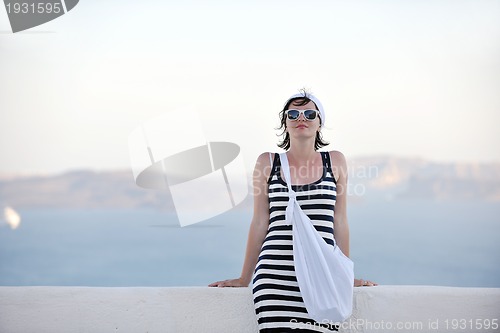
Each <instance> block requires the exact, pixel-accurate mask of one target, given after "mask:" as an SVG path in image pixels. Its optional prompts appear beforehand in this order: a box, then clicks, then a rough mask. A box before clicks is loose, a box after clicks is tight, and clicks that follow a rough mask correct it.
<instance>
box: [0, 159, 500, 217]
mask: <svg viewBox="0 0 500 333" xmlns="http://www.w3.org/2000/svg"><path fill="white" fill-rule="evenodd" d="M249 177H250V175H249ZM242 181H243V180H242ZM248 182H249V184H250V180H248ZM348 193H349V195H351V199H350V200H351V202H353V203H356V202H360V201H367V200H404V199H410V198H418V199H430V200H483V201H484V200H486V201H494V202H500V163H490V164H477V163H435V162H429V161H426V160H423V159H411V158H395V157H386V156H377V157H362V158H356V159H353V160H351V161H350V164H349V192H348ZM0 205H10V206H12V207H15V208H16V209H18V208H136V207H150V208H155V209H159V210H173V209H174V207H173V203H172V199H171V197H170V193H169V192H168V190H163V191H159V190H147V189H143V188H140V187H138V186H136V185H135V184H134V180H133V176H132V172H131V171H128V170H117V171H109V172H94V171H89V170H76V171H71V172H67V173H64V174H60V175H52V176H20V177H19V176H18V177H16V176H14V175H8V176H7V175H3V177H2V175H0ZM251 205H252V200H251V198H250V197H248V198H247V200H245V201H244V202H243V203H242V204H241V205H240V206H239V207H238V208H240V209H251Z"/></svg>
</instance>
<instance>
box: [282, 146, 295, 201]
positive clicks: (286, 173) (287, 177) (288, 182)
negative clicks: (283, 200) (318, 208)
mask: <svg viewBox="0 0 500 333" xmlns="http://www.w3.org/2000/svg"><path fill="white" fill-rule="evenodd" d="M280 161H281V166H282V168H281V170H283V175H284V176H285V182H286V185H287V186H288V192H290V193H291V192H294V191H293V190H292V180H291V179H290V178H291V177H290V165H289V164H288V157H287V156H286V153H281V154H280ZM294 193H295V192H294Z"/></svg>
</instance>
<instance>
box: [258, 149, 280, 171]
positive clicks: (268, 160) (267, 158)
mask: <svg viewBox="0 0 500 333" xmlns="http://www.w3.org/2000/svg"><path fill="white" fill-rule="evenodd" d="M275 154H276V153H273V152H268V151H266V152H263V153H261V154H260V155H259V156H258V157H257V165H258V166H259V167H260V168H266V167H268V168H269V167H271V165H272V164H273V160H274V156H275Z"/></svg>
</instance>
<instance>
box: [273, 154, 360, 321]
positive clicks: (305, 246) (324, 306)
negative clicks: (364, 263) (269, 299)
mask: <svg viewBox="0 0 500 333" xmlns="http://www.w3.org/2000/svg"><path fill="white" fill-rule="evenodd" d="M280 160H281V165H282V167H283V174H284V176H285V181H286V183H287V186H288V193H289V200H288V206H287V207H286V221H287V222H288V223H291V224H292V235H293V261H294V266H295V274H296V276H297V282H298V284H299V288H300V293H301V295H302V299H303V300H304V304H305V306H306V309H307V313H308V314H309V317H311V319H314V320H315V321H316V322H318V323H325V322H330V323H334V322H342V321H344V320H346V319H347V318H349V316H350V315H351V313H352V299H353V289H354V263H353V262H352V261H351V259H349V258H348V257H346V256H345V255H344V253H342V251H341V250H340V248H339V247H338V245H337V243H336V242H335V245H334V246H331V245H329V244H328V243H326V242H325V240H324V239H323V238H322V237H321V235H320V234H319V233H318V232H317V230H316V229H315V228H314V226H313V224H312V222H311V220H310V219H309V217H308V216H307V215H306V214H305V213H304V212H303V211H302V208H300V205H299V203H298V202H297V199H296V192H294V191H293V190H292V185H291V179H290V167H289V164H288V159H287V156H286V153H281V154H280Z"/></svg>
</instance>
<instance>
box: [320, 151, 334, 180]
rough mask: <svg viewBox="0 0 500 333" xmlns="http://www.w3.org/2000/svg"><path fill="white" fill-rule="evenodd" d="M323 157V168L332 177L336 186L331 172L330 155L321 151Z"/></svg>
mask: <svg viewBox="0 0 500 333" xmlns="http://www.w3.org/2000/svg"><path fill="white" fill-rule="evenodd" d="M321 153H322V154H323V156H324V161H325V164H326V165H325V167H326V171H327V172H329V173H330V175H332V179H333V182H334V183H335V184H337V180H335V175H334V174H333V170H332V161H331V158H330V153H329V152H327V151H323V152H321Z"/></svg>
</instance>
